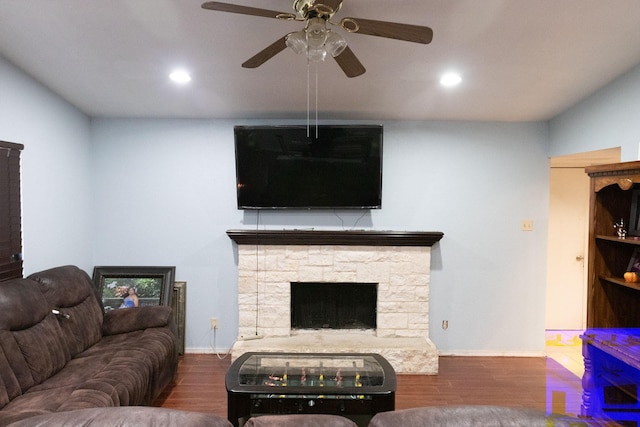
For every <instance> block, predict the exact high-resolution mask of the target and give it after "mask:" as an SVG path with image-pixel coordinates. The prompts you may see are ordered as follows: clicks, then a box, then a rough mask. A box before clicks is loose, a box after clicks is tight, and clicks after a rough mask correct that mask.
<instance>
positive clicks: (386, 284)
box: [227, 230, 442, 374]
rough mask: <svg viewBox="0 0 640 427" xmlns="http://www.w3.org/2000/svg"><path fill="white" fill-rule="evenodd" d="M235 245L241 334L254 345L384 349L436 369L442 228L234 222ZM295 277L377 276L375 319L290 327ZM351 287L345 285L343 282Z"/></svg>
mask: <svg viewBox="0 0 640 427" xmlns="http://www.w3.org/2000/svg"><path fill="white" fill-rule="evenodd" d="M227 234H228V235H229V237H230V238H231V239H233V240H234V241H235V242H236V243H237V245H238V309H239V334H238V340H237V341H236V343H235V344H234V346H233V348H232V350H231V354H232V358H233V359H235V358H237V357H239V356H240V355H242V354H244V353H245V352H249V351H280V352H324V353H346V352H352V353H379V354H381V355H383V356H384V357H385V358H386V359H387V360H389V362H390V363H391V365H392V366H393V367H394V369H395V370H396V372H399V373H420V374H436V373H437V372H438V354H437V349H436V348H435V346H434V344H433V343H432V342H431V341H430V339H429V278H430V262H431V246H432V245H433V244H434V243H436V242H438V241H439V240H440V239H441V238H442V233H439V232H377V231H306V230H305V231H298V230H286V231H277V230H260V231H259V230H253V231H251V230H230V231H228V232H227ZM296 283H314V284H319V285H322V284H324V283H326V284H328V285H330V286H332V287H336V289H337V290H335V291H334V292H336V293H338V294H339V293H340V288H339V286H340V285H341V284H356V283H369V284H376V289H377V292H376V295H377V296H376V298H377V301H376V304H375V311H376V319H375V322H374V324H375V327H374V328H371V327H366V328H365V327H362V328H360V327H357V328H351V329H350V328H330V327H319V328H309V329H305V328H292V321H291V319H292V317H291V288H292V284H296ZM345 290H346V288H345Z"/></svg>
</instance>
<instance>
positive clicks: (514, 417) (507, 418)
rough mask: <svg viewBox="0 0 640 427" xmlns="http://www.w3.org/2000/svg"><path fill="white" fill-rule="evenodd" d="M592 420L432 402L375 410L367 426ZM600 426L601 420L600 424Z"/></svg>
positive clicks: (560, 425) (465, 426) (505, 426)
mask: <svg viewBox="0 0 640 427" xmlns="http://www.w3.org/2000/svg"><path fill="white" fill-rule="evenodd" d="M600 425H601V424H599V423H597V422H596V421H588V420H582V419H579V418H572V417H567V416H561V415H558V416H556V415H547V414H546V413H545V412H544V411H539V410H535V409H525V408H508V407H500V406H483V405H478V406H476V405H465V406H432V407H422V408H412V409H401V410H396V411H390V412H380V413H378V414H376V415H375V416H374V417H373V418H372V419H371V422H370V423H369V427H398V426H403V427H522V426H527V427H552V426H553V427H587V426H600ZM602 426H604V424H602Z"/></svg>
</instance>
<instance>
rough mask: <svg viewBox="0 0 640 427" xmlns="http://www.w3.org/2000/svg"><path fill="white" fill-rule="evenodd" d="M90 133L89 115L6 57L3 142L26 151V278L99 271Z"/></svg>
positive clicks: (0, 75) (0, 123) (2, 66)
mask: <svg viewBox="0 0 640 427" xmlns="http://www.w3.org/2000/svg"><path fill="white" fill-rule="evenodd" d="M89 129H90V121H89V118H88V117H87V116H86V115H84V114H82V113H80V112H79V111H78V110H77V109H75V108H74V107H72V106H71V105H70V104H68V103H67V102H65V101H63V100H62V99H61V98H60V97H58V96H56V95H55V94H53V93H52V92H51V91H49V90H47V89H46V88H44V87H42V86H41V85H40V84H38V83H37V82H35V81H34V80H33V79H31V78H29V77H28V76H26V75H25V74H24V73H22V72H21V71H20V70H19V69H17V68H16V67H14V66H13V65H12V64H10V63H9V62H8V61H6V60H4V59H3V58H2V57H0V140H5V141H10V142H16V143H21V144H24V146H25V149H24V151H23V152H22V155H21V170H22V224H23V233H22V234H23V242H24V244H23V247H24V271H25V273H26V274H30V273H33V272H36V271H40V270H42V269H45V268H49V267H53V266H56V265H63V264H75V265H78V266H80V267H82V268H84V269H89V272H90V271H91V269H92V268H93V254H92V248H93V244H94V240H93V238H92V236H91V234H90V230H91V222H92V221H91V218H92V214H91V209H92V196H91V192H92V189H91V179H92V178H91V177H92V170H91V164H90V156H89V154H90V145H89ZM89 274H91V273H89Z"/></svg>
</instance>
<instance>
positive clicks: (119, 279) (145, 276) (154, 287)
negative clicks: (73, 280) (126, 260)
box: [93, 266, 176, 311]
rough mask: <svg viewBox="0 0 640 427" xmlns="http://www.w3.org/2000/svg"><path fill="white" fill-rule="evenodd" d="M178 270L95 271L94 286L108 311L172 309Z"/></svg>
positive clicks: (128, 268)
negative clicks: (163, 306)
mask: <svg viewBox="0 0 640 427" xmlns="http://www.w3.org/2000/svg"><path fill="white" fill-rule="evenodd" d="M175 275H176V268H175V267H111V266H109V267H94V269H93V283H94V285H95V286H96V289H97V290H98V295H100V298H101V299H102V305H103V306H104V310H105V311H108V310H115V309H118V308H129V307H141V306H145V305H171V295H172V294H173V285H174V281H175Z"/></svg>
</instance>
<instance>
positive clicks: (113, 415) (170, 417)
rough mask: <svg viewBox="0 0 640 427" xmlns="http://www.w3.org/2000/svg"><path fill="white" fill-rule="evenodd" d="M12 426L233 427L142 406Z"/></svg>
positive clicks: (58, 416)
mask: <svg viewBox="0 0 640 427" xmlns="http://www.w3.org/2000/svg"><path fill="white" fill-rule="evenodd" d="M10 426H11V427H49V426H65V427H124V426H148V427H165V426H193V427H232V424H231V423H230V422H229V421H227V420H226V419H224V418H222V417H220V416H218V415H214V414H203V413H198V412H187V411H180V410H176V409H168V408H151V407H141V406H130V407H119V408H93V409H81V410H76V411H69V412H60V413H57V414H50V415H41V416H37V417H32V418H29V419H26V420H23V421H19V422H16V423H13V424H10Z"/></svg>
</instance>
